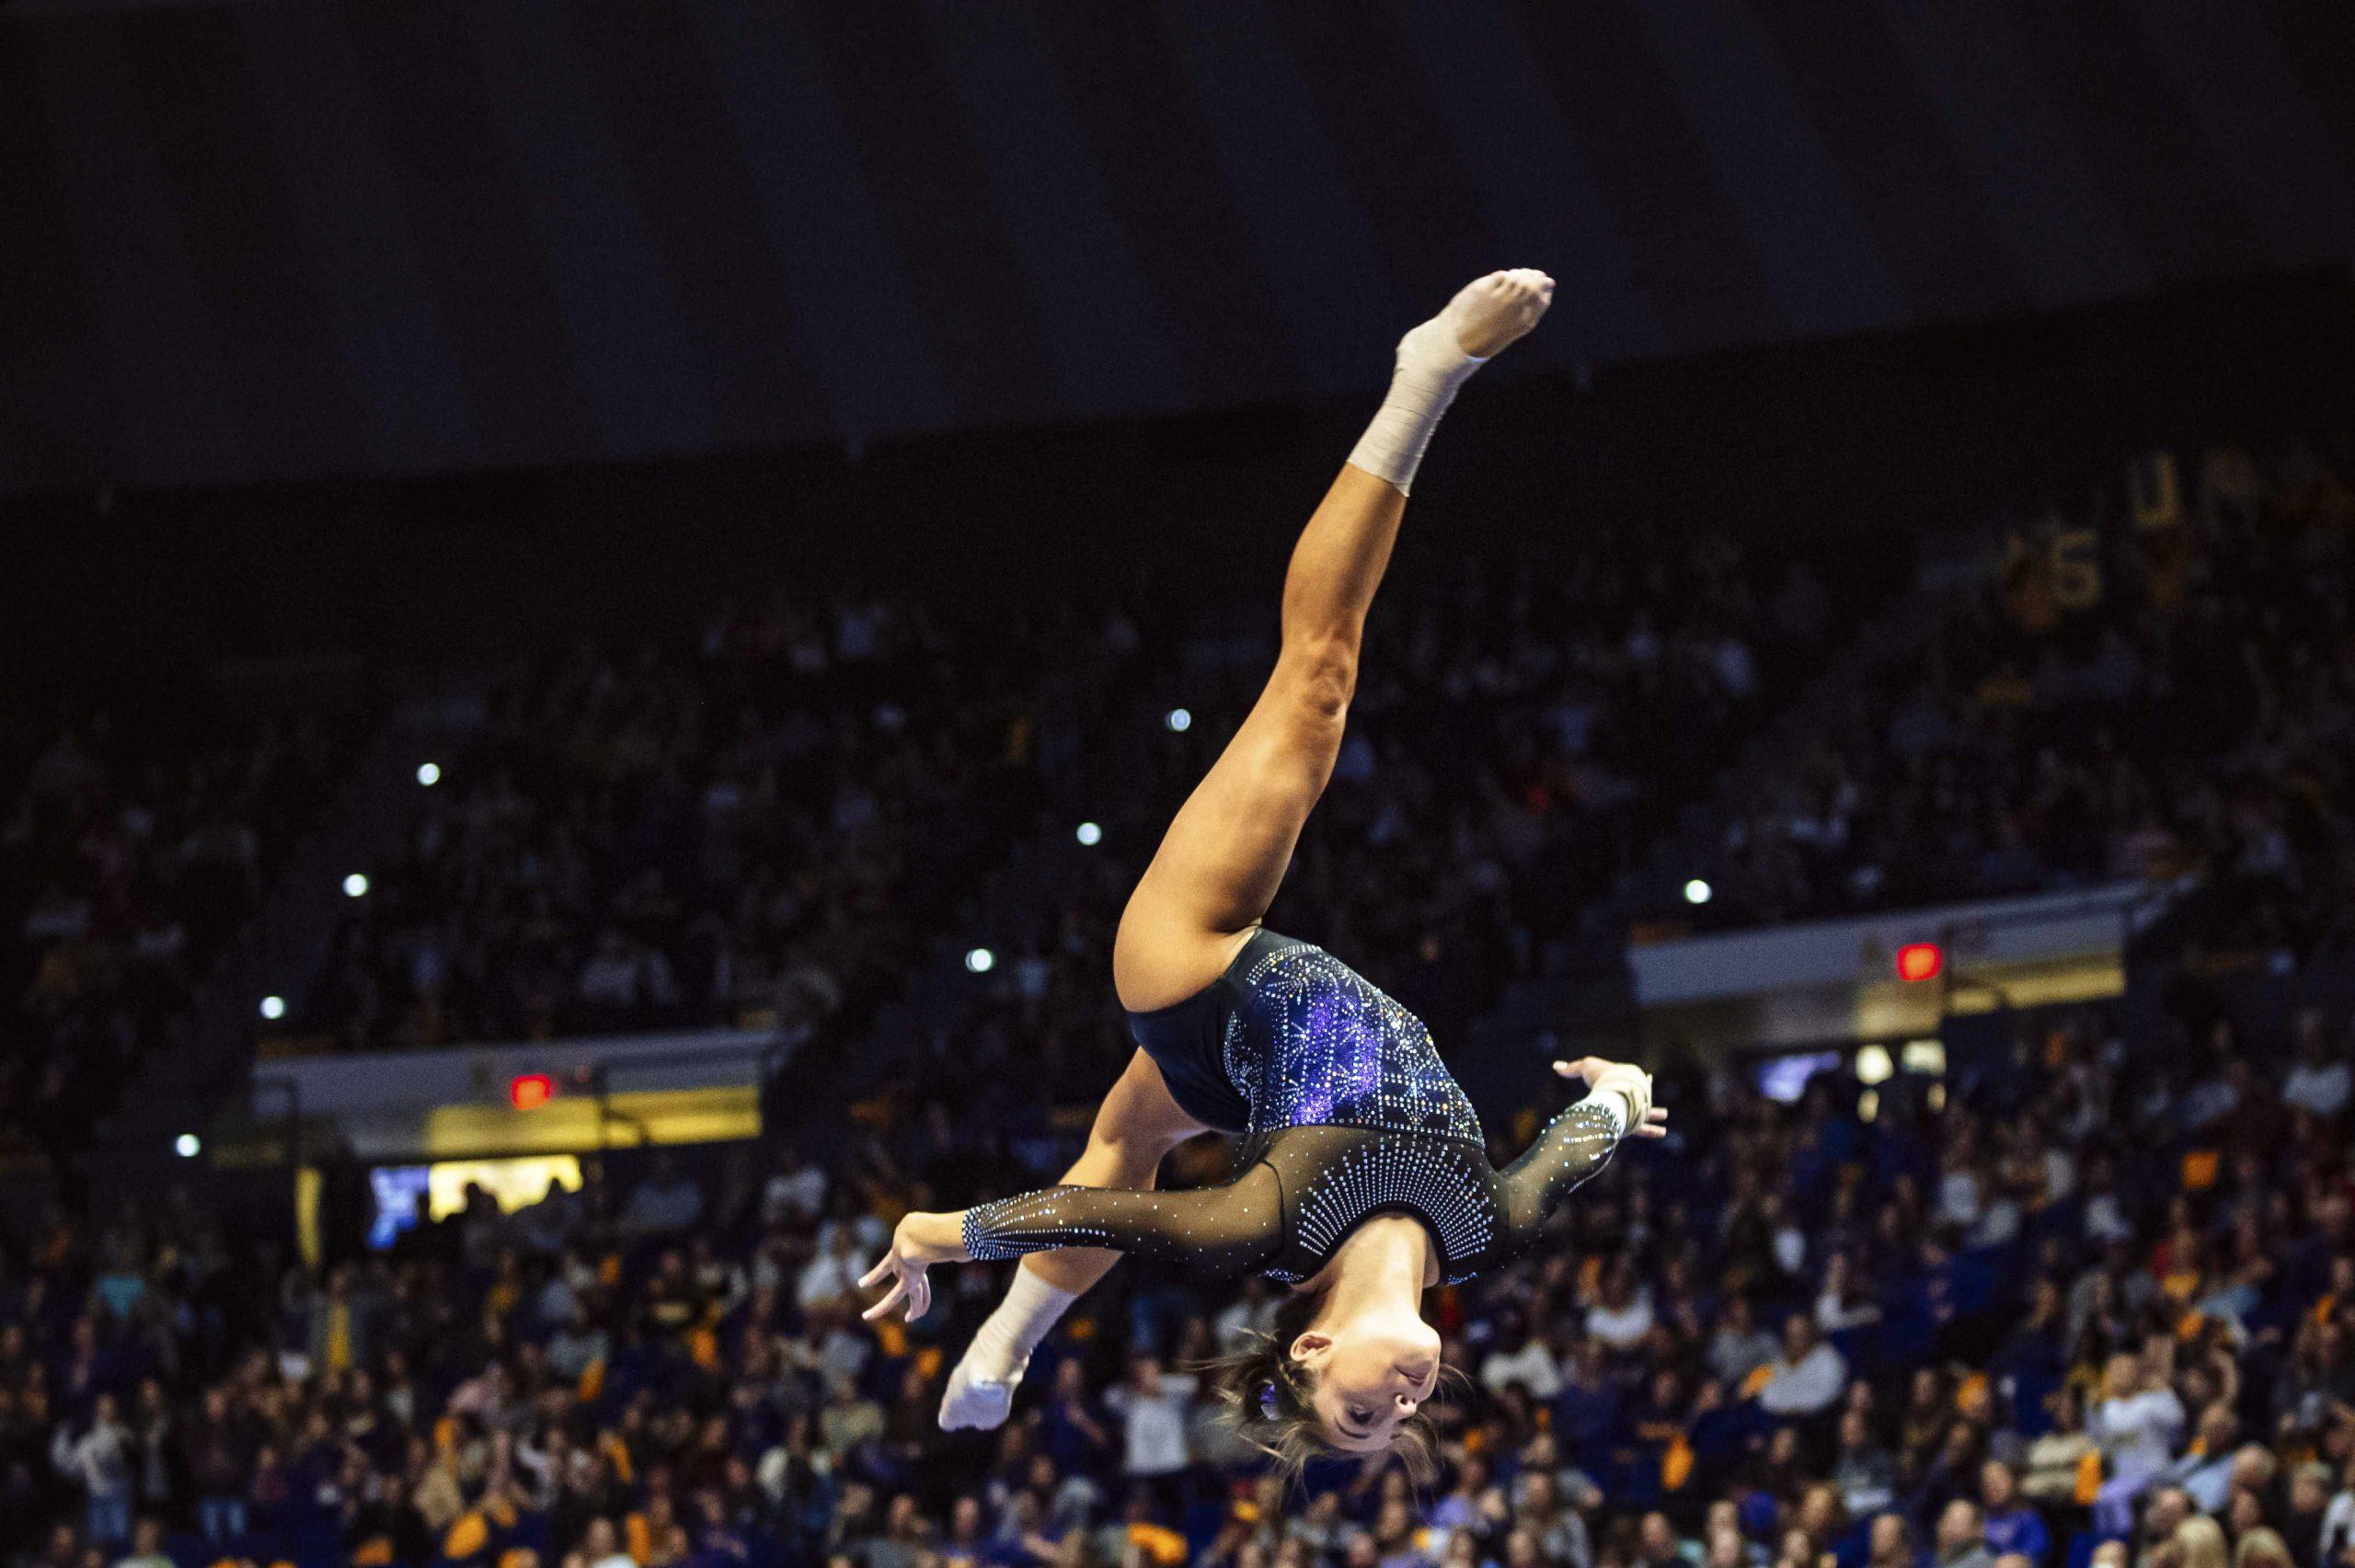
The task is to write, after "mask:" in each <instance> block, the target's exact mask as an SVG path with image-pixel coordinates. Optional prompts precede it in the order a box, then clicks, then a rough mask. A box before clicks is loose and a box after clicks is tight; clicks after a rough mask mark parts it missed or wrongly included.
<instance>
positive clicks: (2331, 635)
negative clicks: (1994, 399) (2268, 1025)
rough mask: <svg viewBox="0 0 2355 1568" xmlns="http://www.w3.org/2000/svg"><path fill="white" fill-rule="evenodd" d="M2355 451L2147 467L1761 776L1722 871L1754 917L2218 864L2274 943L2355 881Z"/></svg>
mask: <svg viewBox="0 0 2355 1568" xmlns="http://www.w3.org/2000/svg"><path fill="white" fill-rule="evenodd" d="M2350 475H2355V450H2350V449H2349V447H2347V446H2346V445H2345V444H2344V443H2343V441H2316V442H2311V443H2303V444H2300V445H2296V446H2293V447H2291V448H2288V449H2285V450H2283V451H2280V452H2273V453H2270V454H2269V455H2268V456H2267V458H2266V459H2265V460H2264V461H2262V462H2260V461H2258V460H2257V458H2255V457H2253V456H2252V455H2251V454H2250V453H2249V452H2246V451H2243V450H2241V449H2238V448H2230V447H2220V448H2215V449H2211V450H2209V451H2208V452H2205V453H2203V454H2201V455H2200V457H2199V458H2197V459H2196V460H2194V461H2192V462H2190V463H2188V464H2182V465H2178V464H2177V460H2176V459H2175V458H2174V457H2173V456H2171V455H2169V454H2167V453H2164V452H2160V453H2154V454H2152V455H2150V456H2147V457H2145V458H2143V459H2142V460H2139V461H2138V462H2136V463H2134V464H2130V465H2129V466H2128V467H2127V469H2126V472H2125V474H2124V475H2123V476H2122V478H2121V479H2119V480H2117V481H2114V482H2111V483H2108V484H2105V485H2103V486H2099V487H2098V488H2097V489H2096V491H2095V492H2094V494H2093V497H2092V498H2091V499H2090V500H2089V501H2088V502H2087V503H2086V504H2085V505H2084V506H2082V507H2079V508H2076V509H2072V510H2070V511H2067V512H2055V513H2053V514H2052V515H2050V516H2047V517H2044V518H2040V519H2035V520H2021V521H2018V522H2016V524H2015V525H2014V526H2012V527H2010V528H2008V529H2007V530H2006V531H2005V536H2004V538H2003V540H2002V543H2001V544H2000V546H1999V548H1998V550H1997V551H1996V553H1995V555H1994V558H1993V561H1992V563H1991V564H1992V567H1993V569H1992V570H1991V571H1990V573H1989V574H1988V579H1987V581H1986V583H1985V585H1984V587H1983V588H1982V589H1979V590H1978V591H1975V592H1972V593H1970V594H1967V595H1965V596H1963V597H1962V599H1961V600H1960V601H1958V602H1957V603H1955V604H1954V605H1952V606H1951V607H1950V608H1949V610H1948V611H1947V612H1946V614H1945V615H1944V616H1943V618H1942V619H1941V620H1940V622H1939V623H1938V624H1937V625H1936V628H1935V629H1934V630H1933V632H1932V634H1931V635H1929V636H1928V637H1927V638H1926V639H1925V640H1924V642H1923V644H1922V645H1921V646H1920V647H1917V648H1914V649H1913V650H1911V651H1910V652H1909V653H1908V654H1907V655H1906V656H1905V657H1904V658H1901V659H1898V660H1896V661H1894V662H1893V663H1892V664H1890V666H1889V667H1887V668H1884V669H1881V670H1877V671H1875V672H1874V675H1873V678H1872V679H1871V680H1870V681H1868V682H1867V685H1866V687H1865V689H1864V692H1863V694H1862V695H1861V696H1860V698H1859V699H1858V701H1857V702H1856V703H1855V706H1854V708H1853V709H1852V710H1851V711H1849V712H1847V713H1845V714H1844V715H1841V716H1840V719H1839V722H1837V723H1836V724H1835V725H1834V726H1833V727H1831V728H1830V729H1829V730H1828V731H1827V732H1826V733H1824V734H1823V735H1822V736H1821V738H1820V739H1819V740H1818V741H1817V743H1816V744H1814V745H1813V746H1812V747H1810V748H1809V749H1808V750H1806V751H1805V752H1804V753H1803V754H1801V755H1800V756H1799V757H1798V759H1797V760H1796V761H1795V763H1794V764H1793V766H1792V767H1790V768H1789V769H1788V770H1787V771H1785V772H1783V773H1779V774H1776V775H1772V776H1768V777H1765V778H1762V779H1758V780H1754V781H1752V783H1753V788H1752V791H1751V794H1750V798H1749V800H1748V802H1747V804H1746V808H1745V809H1744V810H1742V811H1740V812H1738V813H1737V814H1736V815H1735V816H1734V818H1733V819H1732V821H1731V822H1730V823H1729V827H1728V829H1727V832H1726V835H1725V840H1724V846H1723V854H1724V864H1722V866H1721V867H1720V868H1719V869H1718V870H1717V872H1716V873H1714V874H1713V875H1711V876H1710V877H1709V879H1710V880H1711V881H1712V883H1713V884H1714V885H1715V886H1716V887H1717V890H1718V892H1719V894H1720V900H1719V903H1718V906H1717V913H1719V914H1720V915H1721V916H1722V918H1724V919H1728V920H1734V921H1756V920H1759V919H1761V918H1768V919H1788V918H1796V917H1801V916H1808V915H1817V914H1824V913H1834V912H1841V911H1844V910H1864V909H1872V908H1876V907H1882V906H1891V905H1904V904H1920V903H1934V902H1938V901H1941V900H1947V899H1952V898H1957V897H1970V896H1981V895H1989V894H1999V893H2012V892H2019V891H2025V890H2029V889H2038V888H2045V887H2056V886H2068V885H2079V886H2083V885H2090V884H2099V883H2103V882H2108V881H2113V880H2120V879H2132V878H2145V877H2165V876H2174V875H2177V874H2178V873H2180V872H2182V871H2185V870H2188V869H2191V868H2193V867H2204V868H2205V869H2206V870H2207V871H2208V872H2209V873H2210V874H2211V883H2212V884H2214V885H2215V887H2216V888H2217V889H2219V891H2217V892H2216V893H2215V894H2214V895H2213V897H2214V898H2217V899H2219V900H2222V899H2223V898H2226V892H2225V891H2224V890H2226V889H2229V902H2230V908H2229V910H2226V911H2224V915H2225V918H2224V919H2223V921H2221V922H2220V923H2222V924H2225V925H2229V926H2230V927H2231V928H2232V929H2234V931H2235V932H2236V933H2237V934H2238V935H2239V936H2240V938H2241V939H2243V940H2245V941H2246V942H2248V943H2250V944H2254V945H2272V946H2286V947H2294V948H2299V949H2305V948H2310V947H2311V946H2312V945H2313V944H2315V943H2316V942H2319V941H2322V940H2325V939H2326V938H2328V937H2330V936H2331V935H2332V934H2333V928H2334V927H2335V926H2336V925H2337V922H2338V921H2339V919H2340V918H2341V916H2342V914H2343V911H2344V910H2346V908H2347V907H2348V897H2347V896H2348V893H2349V888H2350V882H2355V876H2351V875H2350V873H2355V858H2350V857H2351V856H2355V836H2351V835H2350V826H2351V825H2355V795H2350V792H2349V770H2348V765H2347V759H2348V757H2349V755H2350V751H2349V738H2350V736H2349V730H2350V726H2355V624H2350V621H2349V613H2350V612H2349V606H2350V603H2355V597H2351V596H2350V589H2355V547H2351V546H2355V483H2350Z"/></svg>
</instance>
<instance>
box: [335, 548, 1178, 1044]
mask: <svg viewBox="0 0 2355 1568" xmlns="http://www.w3.org/2000/svg"><path fill="white" fill-rule="evenodd" d="M1130 644H1131V646H1132V644H1133V636H1132V637H1131V638H1130ZM1123 652H1124V649H1123V646H1122V644H1121V643H1120V640H1119V639H1118V638H1114V637H1107V636H1104V635H1098V634H1097V628H1096V627H1094V626H1091V625H1086V624H1076V623H1074V622H1073V621H1071V620H1070V619H1068V618H1064V617H1060V616H1052V615H1050V616H1042V617H1039V618H1036V619H1032V620H1028V621H1025V620H1023V619H1021V618H1020V617H1017V616H1008V617H1006V618H1005V620H1003V621H998V622H993V623H991V624H987V625H982V624H967V625H962V626H959V625H954V624H945V623H943V622H941V621H939V620H937V619H936V618H935V617H934V616H933V615H932V613H931V612H928V611H927V610H926V608H925V606H923V605H921V604H917V603H913V602H907V601H897V600H872V599H860V598H842V599H837V600H833V601H809V600H805V599H803V598H799V597H797V596H794V595H789V594H786V593H782V592H780V593H778V594H776V595H775V596H774V597H773V598H772V599H771V600H770V601H767V602H766V603H764V604H763V605H761V606H760V607H758V608H756V609H753V610H750V611H741V612H731V613H729V614H728V615H725V616H722V617H720V618H718V619H717V620H715V621H714V622H713V624H711V625H710V626H709V627H708V628H707V631H706V632H705V634H704V635H703V636H702V637H701V638H700V640H698V641H695V642H679V641H668V640H661V639H654V640H649V641H645V642H641V643H635V644H628V643H625V644H620V645H613V644H596V643H590V644H584V645H582V646H580V647H576V648H574V649H572V650H571V651H569V653H567V654H564V655H562V656H558V657H556V658H548V659H543V660H535V661H531V662H529V663H527V664H524V665H522V666H519V667H518V668H516V669H513V670H510V671H508V672H507V673H506V674H505V676H504V677H503V678H502V679H501V680H500V681H498V682H497V683H496V684H495V685H494V687H493V688H492V689H491V690H490V691H489V692H488V695H487V697H486V698H485V699H484V700H483V704H482V709H483V711H482V722H481V724H480V725H479V726H478V727H477V728H476V729H475V730H474V732H473V734H472V737H471V738H470V739H469V740H468V741H467V743H466V744H465V746H464V747H463V748H462V749H461V750H459V751H458V752H457V753H456V754H454V755H453V756H451V757H448V758H444V759H441V760H439V761H437V762H436V764H435V765H436V769H437V773H438V784H437V785H436V787H434V788H432V789H431V790H428V791H423V792H420V796H419V800H420V804H419V807H418V809H417V811H416V813H415V817H414V820H413V821H412V822H411V823H410V824H409V826H408V833H407V837H406V841H405V842H404V843H403V844H402V845H401V846H400V848H399V850H398V852H397V853H396V854H395V855H393V856H392V857H391V858H389V859H388V860H386V861H385V862H383V863H381V864H378V865H376V866H375V867H374V868H373V871H372V873H371V877H370V884H371V891H370V895H369V897H368V898H366V899H365V900H364V901H363V902H361V903H359V904H357V905H355V906H354V908H353V909H352V910H351V912H350V918H349V920H348V921H346V923H345V925H344V928H343V930H342V931H341V933H339V938H338V941H337V944H336V948H335V953H334V956H333V957H332V959H331V960H330V962H329V965H328V967H327V972H326V973H325V975H324V976H323V977H322V978H321V979H320V981H319V983H318V984H317V985H316V986H315V987H313V988H312V989H311V990H310V991H309V993H308V995H307V996H306V997H305V998H304V1001H303V1005H302V1009H301V1012H300V1013H299V1014H298V1016H296V1017H295V1018H293V1019H291V1020H289V1023H288V1027H289V1028H290V1029H292V1030H294V1031H297V1032H304V1033H320V1032H323V1033H327V1034H330V1035H332V1036H334V1037H335V1038H336V1039H337V1040H338V1041H339V1043H340V1044H342V1045H343V1046H345V1047H351V1048H365V1047H384V1046H397V1045H415V1044H440V1043H444V1042H448V1041H451V1040H482V1039H522V1038H541V1037H546V1036H552V1035H563V1034H587V1033H602V1032H613V1031H618V1030H628V1029H634V1028H648V1027H653V1026H658V1025H681V1024H695V1025H701V1024H743V1025H747V1026H761V1025H769V1026H774V1027H775V1028H776V1029H777V1030H778V1031H779V1032H780V1033H781V1034H785V1035H789V1036H806V1035H807V1034H809V1033H810V1032H813V1031H815V1030H816V1029H818V1028H820V1027H821V1026H822V1025H824V1024H826V1023H827V1022H828V1021H829V1020H832V1019H834V1018H836V1017H837V1016H838V1015H840V1014H843V1013H844V1010H845V1009H856V1006H857V1004H858V1003H859V1002H860V1001H862V1000H864V999H867V998H870V997H871V996H872V995H873V994H874V992H875V991H876V990H877V989H878V988H879V986H880V985H881V984H883V983H884V982H885V981H887V980H890V979H896V978H898V977H900V976H902V975H903V974H904V973H905V971H906V968H907V967H908V964H909V962H910V958H911V955H912V954H913V953H914V952H915V951H917V950H918V946H917V944H918V943H919V941H920V939H921V938H922V937H923V936H924V935H925V932H926V925H927V922H928V921H934V920H936V919H937V918H938V916H939V913H940V909H941V904H942V896H943V894H944V893H945V892H946V891H948V889H950V888H952V887H955V886H956V885H957V884H958V882H959V867H960V866H961V864H963V863H964V861H965V860H967V859H968V858H970V857H971V856H973V855H975V854H976V853H981V852H982V851H984V850H986V849H987V848H989V847H990V846H991V844H992V842H993V841H994V839H995V838H997V837H1001V836H1003V835H1004V834H1005V833H1006V832H1008V831H1011V830H1015V828H1016V827H1018V826H1019V825H1021V824H1022V823H1024V822H1025V821H1026V820H1027V818H1024V817H1022V816H1021V812H1022V811H1023V809H1024V808H1025V807H1027V806H1028V802H1029V801H1030V799H1031V798H1032V796H1033V795H1034V794H1035V791H1036V787H1037V784H1036V779H1037V774H1038V772H1039V769H1040V765H1041V762H1042V740H1041V737H1042V736H1043V735H1046V734H1049V733H1052V732H1057V731H1062V730H1067V729H1068V728H1069V727H1071V725H1072V724H1073V723H1074V719H1073V718H1072V717H1071V715H1070V713H1069V710H1070V709H1071V708H1072V707H1073V706H1074V705H1075V704H1085V703H1086V701H1088V700H1089V696H1090V693H1091V692H1093V691H1095V690H1096V689H1097V688H1098V687H1099V686H1100V685H1101V683H1102V682H1103V681H1105V680H1106V679H1107V678H1108V677H1109V674H1110V673H1111V672H1112V671H1113V670H1115V669H1117V667H1118V665H1119V663H1120V659H1121V658H1122V656H1123Z"/></svg>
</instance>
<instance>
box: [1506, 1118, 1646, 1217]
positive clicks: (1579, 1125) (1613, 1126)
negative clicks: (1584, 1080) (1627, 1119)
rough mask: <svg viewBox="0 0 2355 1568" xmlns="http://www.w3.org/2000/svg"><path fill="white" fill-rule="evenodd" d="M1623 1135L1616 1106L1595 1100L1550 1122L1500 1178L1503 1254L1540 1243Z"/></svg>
mask: <svg viewBox="0 0 2355 1568" xmlns="http://www.w3.org/2000/svg"><path fill="white" fill-rule="evenodd" d="M1621 1130H1622V1128H1621V1113H1620V1112H1619V1110H1618V1108H1617V1104H1604V1103H1603V1102H1602V1100H1601V1097H1600V1096H1589V1097H1588V1098H1586V1099H1584V1100H1581V1101H1580V1102H1579V1103H1578V1104H1575V1105H1572V1106H1571V1107H1570V1108H1569V1109H1568V1110H1567V1111H1564V1112H1563V1113H1562V1114H1561V1115H1560V1116H1556V1117H1555V1118H1554V1119H1553V1120H1552V1121H1551V1122H1549V1123H1547V1124H1546V1127H1545V1131H1544V1132H1542V1133H1540V1134H1538V1135H1537V1141H1536V1142H1534V1143H1533V1144H1531V1145H1530V1146H1529V1148H1528V1149H1527V1150H1524V1151H1523V1152H1522V1156H1521V1158H1520V1159H1518V1160H1516V1161H1514V1162H1512V1163H1511V1165H1508V1166H1506V1167H1505V1169H1504V1170H1502V1171H1500V1172H1499V1173H1498V1187H1499V1196H1501V1197H1502V1198H1503V1200H1504V1210H1505V1238H1504V1242H1503V1244H1502V1245H1501V1246H1500V1247H1499V1249H1498V1251H1499V1253H1500V1254H1502V1255H1505V1256H1510V1255H1511V1254H1512V1253H1518V1252H1520V1251H1522V1249H1523V1248H1525V1247H1527V1246H1528V1245H1529V1244H1530V1242H1533V1241H1534V1240H1535V1239H1536V1236H1537V1231H1538V1229H1539V1227H1541V1226H1543V1225H1544V1224H1545V1218H1546V1216H1548V1215H1550V1214H1552V1213H1553V1212H1554V1210H1555V1208H1556V1207H1557V1206H1558V1205H1559V1204H1560V1203H1561V1201H1562V1200H1563V1199H1564V1198H1566V1197H1568V1196H1570V1193H1571V1191H1572V1190H1573V1189H1574V1188H1576V1187H1578V1186H1579V1185H1580V1184H1581V1183H1584V1182H1585V1181H1587V1180H1588V1179H1589V1178H1590V1177H1591V1176H1593V1175H1594V1173H1596V1172H1598V1171H1600V1170H1602V1169H1603V1166H1604V1165H1605V1164H1607V1163H1609V1162H1610V1160H1611V1151H1612V1150H1614V1149H1616V1148H1617V1147H1618V1146H1619V1138H1620V1133H1621Z"/></svg>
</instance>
